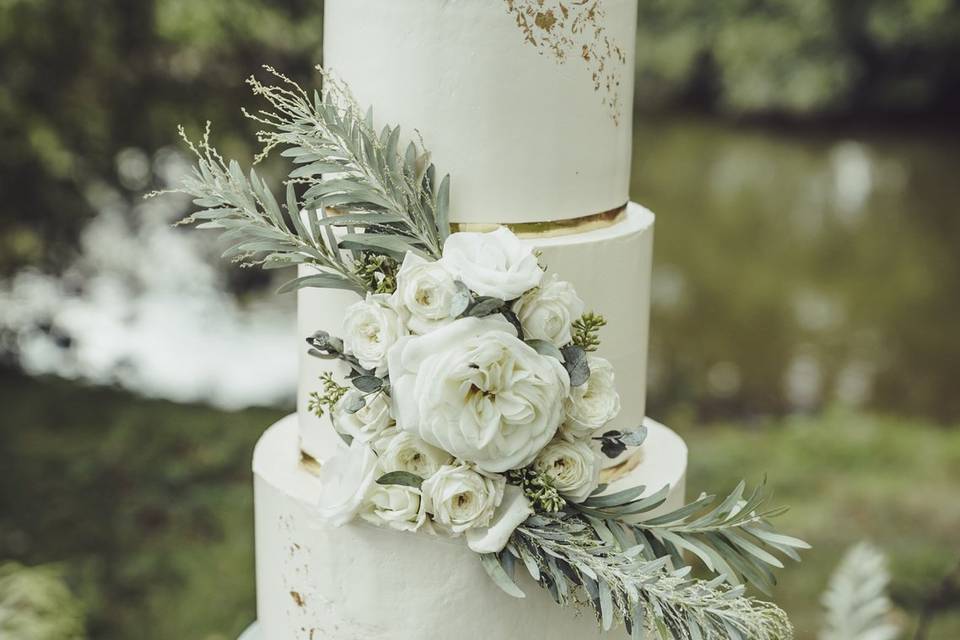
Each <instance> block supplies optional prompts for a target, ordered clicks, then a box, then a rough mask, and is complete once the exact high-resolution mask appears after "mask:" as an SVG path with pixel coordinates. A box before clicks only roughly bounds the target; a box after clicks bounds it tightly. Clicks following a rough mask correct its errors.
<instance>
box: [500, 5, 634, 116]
mask: <svg viewBox="0 0 960 640" xmlns="http://www.w3.org/2000/svg"><path fill="white" fill-rule="evenodd" d="M504 2H506V5H507V11H508V12H509V13H510V14H511V15H512V16H513V17H514V19H515V20H516V23H517V27H518V28H519V29H520V31H521V32H522V33H523V39H524V41H525V42H527V43H528V44H530V45H532V46H533V47H534V48H535V49H536V50H537V52H538V53H539V54H540V55H542V56H546V57H549V58H553V59H554V60H555V61H556V62H557V63H558V64H565V63H566V62H567V61H568V60H569V59H571V58H579V59H580V60H582V61H583V62H584V63H585V64H586V65H587V68H588V70H589V71H590V77H591V79H592V80H593V90H594V91H595V92H596V93H598V94H600V96H601V100H602V101H603V105H604V106H605V107H606V108H607V110H608V111H609V112H610V117H611V118H612V119H613V122H614V124H615V125H619V124H620V119H621V117H622V112H623V97H622V96H621V94H620V86H621V83H622V79H623V75H624V74H625V73H627V56H626V53H625V52H624V49H623V47H622V46H621V45H620V44H619V43H617V42H616V41H615V40H614V39H613V38H611V37H610V35H609V34H608V33H607V27H606V24H605V20H606V17H607V14H606V11H604V8H603V2H602V0H504Z"/></svg>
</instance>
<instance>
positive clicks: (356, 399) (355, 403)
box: [343, 395, 367, 414]
mask: <svg viewBox="0 0 960 640" xmlns="http://www.w3.org/2000/svg"><path fill="white" fill-rule="evenodd" d="M365 406H367V401H366V399H365V398H364V397H363V396H360V395H351V396H350V397H349V399H348V400H347V404H346V406H344V408H343V410H344V411H346V412H347V413H350V414H354V413H356V412H357V411H360V409H363V408H364V407H365Z"/></svg>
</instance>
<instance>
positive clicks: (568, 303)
mask: <svg viewBox="0 0 960 640" xmlns="http://www.w3.org/2000/svg"><path fill="white" fill-rule="evenodd" d="M583 309H584V305H583V300H581V299H580V297H579V296H578V295H577V292H576V291H575V290H574V288H573V285H572V284H570V283H569V282H564V281H562V280H560V279H558V278H557V275H556V274H554V275H553V277H552V278H550V280H548V281H547V282H545V283H543V284H541V285H540V287H539V288H538V289H534V290H533V291H530V292H528V293H527V294H526V295H524V296H523V297H522V298H520V299H519V300H517V302H516V303H515V304H514V305H513V311H514V313H516V314H517V317H518V318H519V319H520V326H522V327H523V331H524V333H525V334H526V337H527V338H534V339H537V340H548V341H550V342H552V343H553V344H555V345H557V346H558V347H562V346H563V345H565V344H569V343H570V341H571V340H572V339H573V337H572V336H571V335H570V330H571V325H572V324H573V321H574V320H576V319H577V318H579V317H580V316H582V315H583Z"/></svg>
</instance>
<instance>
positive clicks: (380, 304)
mask: <svg viewBox="0 0 960 640" xmlns="http://www.w3.org/2000/svg"><path fill="white" fill-rule="evenodd" d="M343 328H344V336H343V346H344V348H345V349H346V351H347V352H348V353H352V354H353V355H355V356H356V357H357V360H359V361H360V365H361V366H363V367H364V368H366V369H371V370H373V371H374V372H375V373H376V375H378V376H382V375H383V374H385V373H386V372H387V351H388V350H389V349H390V347H392V346H393V345H394V344H395V343H396V342H397V340H399V339H400V338H401V337H402V336H404V335H406V333H407V331H406V329H405V327H404V321H403V318H402V317H401V315H400V312H399V311H398V310H397V309H396V308H394V307H393V305H392V304H391V296H389V295H387V294H385V293H377V294H373V293H370V294H367V299H366V300H361V301H360V302H357V303H355V304H352V305H350V306H349V307H347V310H346V311H345V312H344V319H343Z"/></svg>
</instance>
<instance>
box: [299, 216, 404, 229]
mask: <svg viewBox="0 0 960 640" xmlns="http://www.w3.org/2000/svg"><path fill="white" fill-rule="evenodd" d="M402 220H403V218H402V217H401V216H398V215H397V214H394V213H345V214H341V215H334V216H329V217H327V218H324V219H323V220H319V221H318V224H321V225H330V226H334V227H373V226H387V225H390V224H395V223H397V222H401V221H402Z"/></svg>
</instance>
